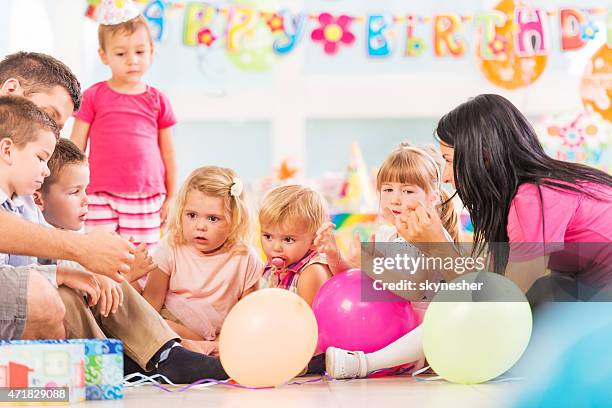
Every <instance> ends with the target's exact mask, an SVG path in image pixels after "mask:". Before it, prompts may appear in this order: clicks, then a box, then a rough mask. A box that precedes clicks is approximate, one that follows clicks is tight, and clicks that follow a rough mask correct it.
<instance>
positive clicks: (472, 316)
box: [423, 274, 532, 384]
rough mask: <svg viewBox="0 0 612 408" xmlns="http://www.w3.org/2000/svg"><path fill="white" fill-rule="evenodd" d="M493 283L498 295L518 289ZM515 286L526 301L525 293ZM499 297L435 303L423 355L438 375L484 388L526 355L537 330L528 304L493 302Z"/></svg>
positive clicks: (426, 325) (427, 324)
mask: <svg viewBox="0 0 612 408" xmlns="http://www.w3.org/2000/svg"><path fill="white" fill-rule="evenodd" d="M469 275H472V274H469ZM487 275H489V274H487ZM490 275H492V274H490ZM495 276H498V277H499V279H504V280H506V281H508V282H510V281H509V280H507V279H506V278H503V277H501V276H499V275H495ZM466 280H467V281H471V280H472V279H470V278H468V279H466ZM493 280H494V282H490V283H491V286H496V285H497V287H496V288H494V289H496V290H502V289H503V290H514V289H513V288H512V287H510V289H508V287H509V286H508V285H507V284H504V283H503V282H502V285H499V283H500V282H501V281H499V280H498V279H497V278H494V279H493ZM510 283H511V282H510ZM511 285H512V286H513V287H514V288H515V289H516V291H517V293H518V295H519V296H520V297H522V299H524V296H523V295H522V293H521V292H520V290H519V289H518V288H517V287H516V286H515V285H514V284H513V283H511ZM455 296H456V295H455ZM494 298H495V299H497V298H496V297H489V298H488V299H489V301H481V302H479V301H469V300H470V299H467V298H466V297H463V299H462V300H468V301H444V300H442V301H436V298H434V300H433V302H432V303H431V304H430V305H429V308H428V309H427V312H426V314H425V318H424V321H423V350H424V353H425V357H426V358H427V362H428V363H429V365H430V366H431V368H432V369H433V370H434V371H435V372H436V373H437V374H438V375H440V376H441V377H443V378H444V379H446V380H448V381H450V382H454V383H459V384H476V383H481V382H485V381H488V380H491V379H493V378H495V377H497V376H499V375H501V374H503V373H504V372H506V371H507V370H509V369H510V368H511V367H512V366H513V365H514V364H515V363H516V362H517V361H518V359H519V358H520V357H521V355H523V352H524V351H525V349H526V348H527V344H528V343H529V339H530V337H531V329H532V316H531V307H530V306H529V303H527V301H526V300H525V301H500V302H495V301H490V300H492V299H494ZM514 298H516V297H514ZM456 299H457V300H459V299H461V296H456ZM447 300H448V299H447ZM505 300H507V299H505Z"/></svg>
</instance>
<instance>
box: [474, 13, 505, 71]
mask: <svg viewBox="0 0 612 408" xmlns="http://www.w3.org/2000/svg"><path fill="white" fill-rule="evenodd" d="M507 20H508V17H507V16H506V14H504V13H502V12H501V11H499V10H491V11H490V12H488V13H483V14H480V15H478V16H477V17H476V20H475V23H476V25H477V26H480V28H481V31H480V36H481V39H480V56H481V58H482V59H483V60H496V59H503V56H504V55H506V54H507V52H508V39H507V38H506V37H504V36H502V35H500V34H497V32H496V29H497V28H501V27H503V26H504V25H505V24H506V22H507Z"/></svg>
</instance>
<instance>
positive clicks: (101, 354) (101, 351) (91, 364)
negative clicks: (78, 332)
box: [68, 339, 123, 400]
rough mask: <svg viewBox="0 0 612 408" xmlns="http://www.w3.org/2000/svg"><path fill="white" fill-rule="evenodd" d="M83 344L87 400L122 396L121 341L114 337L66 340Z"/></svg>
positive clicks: (112, 398)
mask: <svg viewBox="0 0 612 408" xmlns="http://www.w3.org/2000/svg"><path fill="white" fill-rule="evenodd" d="M68 341H69V342H78V343H82V344H84V345H85V385H86V391H85V392H86V398H87V399H88V400H114V399H121V398H123V384H122V381H123V343H122V342H121V341H120V340H115V339H82V340H81V339H79V340H68Z"/></svg>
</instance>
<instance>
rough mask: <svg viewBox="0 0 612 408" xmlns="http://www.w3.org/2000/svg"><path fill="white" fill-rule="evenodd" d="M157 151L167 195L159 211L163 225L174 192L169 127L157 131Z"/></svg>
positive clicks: (172, 147)
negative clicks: (161, 163) (164, 171)
mask: <svg viewBox="0 0 612 408" xmlns="http://www.w3.org/2000/svg"><path fill="white" fill-rule="evenodd" d="M159 150H160V152H161V157H162V161H163V162H164V167H165V169H166V194H167V195H166V200H165V201H164V204H163V205H162V209H161V221H162V225H163V224H164V223H165V222H166V217H167V215H168V204H169V203H170V200H171V199H172V197H173V196H174V194H175V190H176V156H175V153H174V143H173V142H172V128H170V127H169V128H165V129H161V130H160V131H159Z"/></svg>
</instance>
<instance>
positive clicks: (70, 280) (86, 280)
mask: <svg viewBox="0 0 612 408" xmlns="http://www.w3.org/2000/svg"><path fill="white" fill-rule="evenodd" d="M57 285H58V286H59V285H66V286H68V287H69V288H72V289H76V290H81V291H83V292H85V293H86V294H87V298H88V303H89V306H94V305H96V304H97V303H98V300H99V299H100V285H99V283H98V280H97V279H96V277H95V275H94V274H93V273H91V272H88V271H80V270H78V269H70V268H61V267H60V268H58V269H57Z"/></svg>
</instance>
